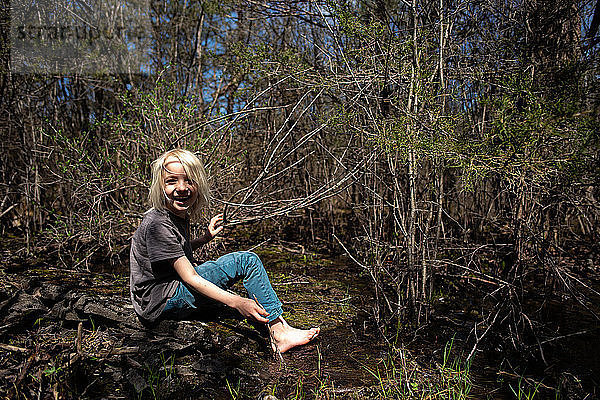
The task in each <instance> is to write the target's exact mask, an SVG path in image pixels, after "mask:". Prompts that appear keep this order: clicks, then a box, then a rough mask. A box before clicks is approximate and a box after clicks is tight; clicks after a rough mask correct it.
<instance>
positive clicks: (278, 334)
mask: <svg viewBox="0 0 600 400" xmlns="http://www.w3.org/2000/svg"><path fill="white" fill-rule="evenodd" d="M269 329H270V331H271V346H272V347H273V351H274V352H275V353H277V352H279V353H285V352H286V351H288V350H289V349H291V348H293V347H296V346H301V345H303V344H307V343H309V342H310V341H311V340H313V339H314V338H316V337H317V336H318V335H319V332H321V328H311V329H296V328H292V327H291V326H290V325H288V323H287V322H286V321H285V320H284V319H283V318H282V317H279V318H277V319H276V320H275V321H273V322H271V324H270V326H269Z"/></svg>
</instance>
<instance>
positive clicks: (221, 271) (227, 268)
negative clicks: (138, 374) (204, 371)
mask: <svg viewBox="0 0 600 400" xmlns="http://www.w3.org/2000/svg"><path fill="white" fill-rule="evenodd" d="M149 198H150V202H151V204H152V208H151V209H150V210H149V211H148V212H146V214H145V215H144V218H143V220H142V222H141V224H140V226H139V227H138V229H137V230H136V232H135V234H134V235H133V239H132V243H131V257H130V268H131V270H130V278H131V287H130V291H131V301H132V302H133V308H134V309H135V312H136V313H137V314H138V316H139V317H140V318H141V319H142V320H143V321H145V322H148V323H153V322H155V321H157V320H158V319H160V318H163V317H168V318H178V319H184V318H185V317H186V316H189V315H190V314H191V313H201V312H202V310H206V309H208V308H210V307H214V301H217V302H219V303H222V304H225V305H227V306H229V307H231V308H234V309H235V310H237V311H238V312H239V313H240V314H241V315H242V316H244V317H245V318H252V319H254V320H256V321H258V322H262V323H265V324H267V326H268V329H269V331H270V336H271V345H272V347H273V350H275V351H279V352H282V353H283V352H285V351H287V350H289V349H291V348H293V347H295V346H299V345H303V344H306V343H308V342H310V341H311V340H313V339H314V338H315V337H316V336H317V335H318V334H319V332H320V329H319V328H311V329H306V330H304V329H296V328H293V327H291V326H290V325H289V324H288V323H287V322H286V321H285V319H284V318H283V316H282V313H283V312H282V309H281V302H280V301H279V299H278V297H277V295H276V294H275V292H274V290H273V287H272V286H271V283H270V282H269V278H268V276H267V273H266V271H265V268H264V267H263V264H262V262H261V261H260V259H259V258H258V256H257V255H256V254H254V253H252V252H247V251H240V252H235V253H230V254H226V255H224V256H222V257H220V258H218V259H217V260H215V261H207V262H204V263H202V264H199V265H198V264H196V263H195V260H194V254H193V252H194V250H196V249H197V248H199V247H200V246H202V245H204V244H206V243H208V242H209V241H211V240H212V239H213V238H214V237H215V236H216V235H217V234H219V233H220V232H221V231H222V229H223V226H222V222H223V215H222V214H219V215H216V216H214V217H213V218H212V219H211V220H210V222H209V224H208V227H207V229H206V232H205V233H204V235H203V236H201V237H199V238H196V239H191V238H190V221H191V220H192V219H196V218H198V217H199V214H200V213H201V210H202V207H204V206H206V205H207V203H208V199H209V187H208V183H207V179H206V173H205V172H204V167H203V166H202V163H201V161H200V160H199V159H198V158H197V157H196V156H195V155H194V154H193V153H191V152H189V151H187V150H181V149H175V150H170V151H168V152H166V153H164V154H163V155H162V156H160V157H159V158H158V159H157V160H156V161H154V162H153V163H152V184H151V186H150V194H149ZM239 280H242V281H243V285H244V287H245V288H246V290H247V292H248V295H249V298H246V297H241V296H239V295H237V294H234V293H232V292H230V291H228V289H229V288H230V287H231V286H232V285H233V284H234V283H235V282H237V281H239Z"/></svg>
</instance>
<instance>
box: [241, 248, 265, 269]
mask: <svg viewBox="0 0 600 400" xmlns="http://www.w3.org/2000/svg"><path fill="white" fill-rule="evenodd" d="M243 253H244V257H245V259H246V264H247V265H248V267H250V268H258V269H264V266H263V264H262V261H261V260H260V257H259V256H258V255H257V254H256V253H254V252H252V251H244V252H243Z"/></svg>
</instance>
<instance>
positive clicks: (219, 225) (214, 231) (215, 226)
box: [208, 214, 223, 238]
mask: <svg viewBox="0 0 600 400" xmlns="http://www.w3.org/2000/svg"><path fill="white" fill-rule="evenodd" d="M222 230H223V214H217V215H215V216H214V217H212V218H211V220H210V222H209V223H208V233H209V234H210V236H211V237H213V238H214V237H215V236H217V235H218V234H219V232H221V231H222Z"/></svg>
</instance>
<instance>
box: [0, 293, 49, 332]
mask: <svg viewBox="0 0 600 400" xmlns="http://www.w3.org/2000/svg"><path fill="white" fill-rule="evenodd" d="M46 313H48V308H47V307H46V306H45V305H43V304H42V302H41V301H40V300H39V299H38V298H37V297H35V296H33V295H30V294H27V293H19V295H18V296H17V297H16V299H15V300H14V303H13V304H12V306H11V307H10V310H9V312H8V315H7V316H6V318H4V324H5V325H27V324H29V323H31V322H33V321H35V320H36V319H37V318H38V317H40V316H42V315H45V314H46Z"/></svg>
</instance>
